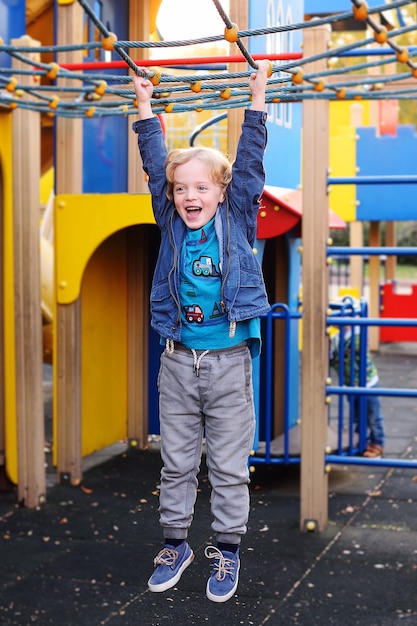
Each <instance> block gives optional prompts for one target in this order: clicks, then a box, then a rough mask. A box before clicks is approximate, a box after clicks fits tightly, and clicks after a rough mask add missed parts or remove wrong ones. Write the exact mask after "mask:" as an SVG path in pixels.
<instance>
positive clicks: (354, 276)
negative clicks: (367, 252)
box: [349, 102, 363, 297]
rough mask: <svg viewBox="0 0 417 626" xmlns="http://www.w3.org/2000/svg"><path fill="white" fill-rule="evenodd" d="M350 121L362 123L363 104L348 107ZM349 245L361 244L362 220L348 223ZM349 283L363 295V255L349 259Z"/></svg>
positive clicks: (352, 246)
mask: <svg viewBox="0 0 417 626" xmlns="http://www.w3.org/2000/svg"><path fill="white" fill-rule="evenodd" d="M350 122H351V124H352V126H353V127H354V128H358V127H359V126H362V125H363V105H362V104H359V103H358V102H355V103H354V104H352V106H351V107H350ZM349 235H350V247H351V248H360V247H362V246H363V222H360V221H357V222H351V223H350V224H349ZM349 267H350V285H351V287H353V288H355V289H357V290H358V294H359V297H362V295H363V256H362V255H359V254H356V255H353V256H351V257H350V259H349Z"/></svg>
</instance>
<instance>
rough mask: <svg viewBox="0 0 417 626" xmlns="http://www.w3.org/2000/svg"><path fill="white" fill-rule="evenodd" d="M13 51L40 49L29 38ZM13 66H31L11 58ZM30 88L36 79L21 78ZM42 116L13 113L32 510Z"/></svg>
mask: <svg viewBox="0 0 417 626" xmlns="http://www.w3.org/2000/svg"><path fill="white" fill-rule="evenodd" d="M12 45H14V46H39V45H40V43H39V42H38V41H34V40H32V39H31V38H30V37H28V36H24V37H21V38H20V39H15V40H13V41H12ZM13 66H14V67H15V68H18V69H27V65H26V64H24V63H22V62H21V61H16V60H15V59H13ZM20 80H21V81H22V83H23V82H25V83H26V84H31V83H32V82H33V80H34V79H33V78H32V77H29V76H23V75H21V76H20ZM40 132H41V120H40V115H39V113H36V112H34V111H28V110H25V109H21V108H19V107H18V108H17V109H16V110H15V111H14V112H13V250H14V252H13V265H14V276H15V288H14V306H15V359H16V360H15V365H16V415H17V458H18V461H17V468H18V486H17V491H18V500H19V502H21V503H23V504H25V505H26V506H28V507H35V506H38V505H39V504H40V503H42V502H44V500H45V489H46V481H45V453H44V445H45V437H44V433H45V426H44V410H43V390H42V325H41V286H40V285H41V283H40V245H39V237H40V234H39V220H40V206H39V184H40V174H41V163H40V156H41V149H40Z"/></svg>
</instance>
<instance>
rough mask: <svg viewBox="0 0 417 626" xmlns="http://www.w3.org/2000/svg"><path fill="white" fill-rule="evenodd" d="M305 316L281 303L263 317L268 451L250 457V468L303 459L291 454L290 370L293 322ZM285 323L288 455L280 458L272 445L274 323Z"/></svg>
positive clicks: (285, 400) (284, 404)
mask: <svg viewBox="0 0 417 626" xmlns="http://www.w3.org/2000/svg"><path fill="white" fill-rule="evenodd" d="M300 318H301V313H299V312H297V311H290V309H289V307H288V306H287V305H286V304H283V303H281V302H277V303H275V304H273V305H272V306H271V310H270V311H269V312H268V313H267V314H266V315H265V316H263V319H264V320H265V332H264V335H263V343H264V346H265V384H264V385H262V387H261V392H262V393H263V398H264V403H265V410H264V412H263V414H262V419H263V424H262V426H263V427H264V429H265V450H264V452H262V453H259V454H258V453H255V455H253V456H251V458H250V465H255V464H261V463H265V464H290V463H299V462H300V457H299V456H291V455H290V432H291V428H290V410H289V394H290V372H289V368H288V363H289V360H290V358H289V355H290V351H291V347H292V346H291V332H290V323H291V321H292V320H296V319H300ZM275 320H284V322H285V343H284V363H285V365H286V366H285V368H284V403H283V412H284V432H283V438H284V453H283V455H280V456H276V455H275V456H274V455H273V454H272V452H271V443H272V438H273V418H274V410H273V403H274V394H273V391H274V321H275Z"/></svg>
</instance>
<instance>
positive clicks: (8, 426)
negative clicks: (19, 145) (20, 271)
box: [0, 113, 18, 484]
mask: <svg viewBox="0 0 417 626" xmlns="http://www.w3.org/2000/svg"><path fill="white" fill-rule="evenodd" d="M0 137H1V141H0V169H1V172H2V179H3V200H2V205H3V220H4V221H3V229H4V241H3V242H0V249H2V250H3V263H4V294H3V298H4V305H5V306H4V362H5V363H6V364H7V367H5V368H4V370H5V372H4V387H5V391H4V393H5V424H4V428H5V464H6V472H7V476H8V477H9V479H10V480H11V481H12V482H13V483H15V484H17V482H18V470H17V467H18V464H17V417H16V383H15V370H16V364H15V346H14V336H15V326H14V276H13V203H12V187H13V183H12V116H11V114H10V113H0Z"/></svg>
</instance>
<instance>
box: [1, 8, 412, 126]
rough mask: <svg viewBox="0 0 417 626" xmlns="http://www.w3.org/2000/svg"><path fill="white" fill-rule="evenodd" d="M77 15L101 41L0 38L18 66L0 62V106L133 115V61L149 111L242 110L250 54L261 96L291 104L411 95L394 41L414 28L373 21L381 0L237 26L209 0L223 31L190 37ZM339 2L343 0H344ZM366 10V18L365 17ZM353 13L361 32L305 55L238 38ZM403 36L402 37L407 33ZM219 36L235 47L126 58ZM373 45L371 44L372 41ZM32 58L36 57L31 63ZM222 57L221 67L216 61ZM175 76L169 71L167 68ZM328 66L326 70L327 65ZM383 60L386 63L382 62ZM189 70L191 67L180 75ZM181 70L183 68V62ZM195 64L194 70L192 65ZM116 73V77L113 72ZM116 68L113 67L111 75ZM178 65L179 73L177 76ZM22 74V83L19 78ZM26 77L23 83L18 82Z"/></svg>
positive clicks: (405, 64)
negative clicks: (266, 66) (87, 57)
mask: <svg viewBox="0 0 417 626" xmlns="http://www.w3.org/2000/svg"><path fill="white" fill-rule="evenodd" d="M78 3H79V4H80V5H81V6H82V8H83V10H84V11H85V14H86V16H87V17H88V18H89V19H90V20H91V21H92V22H93V23H94V25H95V27H96V28H97V29H98V31H99V33H100V37H101V40H100V41H95V42H84V43H82V44H78V45H72V46H68V45H67V46H58V45H57V46H38V47H32V46H18V47H16V46H11V45H5V44H4V43H3V42H2V41H1V40H0V44H1V45H0V53H5V54H7V55H9V57H11V59H12V61H13V59H15V60H16V61H19V68H13V67H12V68H9V67H0V110H1V109H2V108H7V109H9V110H10V109H15V108H17V107H19V108H21V109H28V110H32V111H38V112H40V113H43V114H46V115H48V116H51V117H53V116H60V117H72V118H74V117H100V116H115V115H124V116H126V115H130V114H135V115H136V114H137V104H136V101H135V93H134V91H133V86H132V79H131V74H132V72H136V73H138V74H140V73H141V70H140V69H139V67H138V65H139V66H145V65H148V66H151V73H150V75H149V76H150V78H151V80H152V82H153V84H154V94H153V99H152V101H151V104H152V109H153V111H154V113H155V114H160V113H187V112H190V111H198V112H199V111H203V110H209V111H216V110H222V111H224V110H227V109H232V108H239V107H246V106H247V105H248V103H249V101H250V91H249V87H248V77H249V75H250V73H251V72H253V71H256V68H257V64H256V61H257V59H260V58H268V59H270V61H271V75H270V77H269V80H268V85H267V93H266V102H267V103H277V102H301V101H303V100H307V99H318V98H326V99H328V100H337V99H339V100H340V99H349V100H357V99H366V100H372V99H396V100H401V99H414V98H415V97H416V93H417V82H416V83H415V82H414V79H416V78H417V59H416V57H417V47H413V46H409V45H401V44H400V43H399V41H407V38H410V35H411V34H412V33H413V32H415V31H417V23H416V22H415V20H414V21H413V22H412V23H407V24H406V25H402V26H399V27H398V28H392V30H388V29H387V28H386V27H385V26H384V25H382V24H381V20H379V19H378V16H379V14H381V12H382V11H384V10H386V9H387V5H386V4H381V5H380V6H377V7H374V8H372V9H370V8H368V5H367V3H366V2H365V0H350V5H351V10H350V11H347V12H345V13H339V14H335V15H331V16H327V17H326V18H322V19H314V20H310V21H305V22H301V23H298V24H291V25H285V26H275V27H269V28H262V29H252V30H243V31H240V30H239V29H238V26H237V25H236V24H233V23H232V22H231V21H230V19H229V17H228V16H227V15H226V14H225V12H224V10H223V9H222V7H221V4H220V2H219V1H218V0H213V5H214V8H216V9H217V10H218V12H219V15H220V17H221V18H222V20H223V22H224V24H225V29H224V32H223V33H222V34H219V35H215V36H211V37H204V38H199V39H193V40H190V39H188V40H178V41H118V39H117V36H116V34H114V33H111V32H109V31H108V29H107V28H106V27H105V25H104V24H103V23H102V22H101V21H100V20H99V19H98V17H97V16H96V15H95V14H94V12H93V10H92V9H91V7H90V6H89V5H88V4H87V2H86V1H85V0H78ZM347 4H348V0H347ZM409 4H412V1H411V0H394V1H393V2H391V3H390V4H389V8H390V9H398V8H400V7H402V6H405V5H409ZM375 16H376V17H375ZM349 19H354V20H358V21H360V22H362V23H366V25H367V28H368V31H369V32H370V33H371V35H370V36H369V37H366V38H365V39H361V40H359V41H355V42H353V43H349V44H347V45H343V46H339V47H337V48H332V49H329V50H325V51H323V53H321V54H319V55H316V56H314V57H309V58H305V57H303V55H302V53H301V52H300V53H297V52H296V53H289V54H286V55H279V54H264V55H253V56H252V55H251V54H250V53H249V51H248V49H247V48H246V47H245V46H244V45H243V43H242V39H246V40H248V41H250V39H251V38H253V37H255V38H256V37H260V36H264V35H273V34H276V33H283V32H287V31H295V30H305V29H308V28H313V27H317V26H320V25H322V24H329V25H333V24H335V23H336V22H342V21H345V20H349ZM410 40H412V39H410ZM218 41H226V42H228V43H229V44H233V43H234V44H236V48H237V54H236V55H231V56H228V57H210V58H205V57H204V58H201V57H200V58H197V59H181V56H180V55H181V52H178V53H177V55H178V56H179V58H177V59H162V60H161V59H152V58H151V59H150V60H146V61H144V60H141V61H138V62H135V61H134V60H133V59H132V54H134V50H135V49H148V50H149V55H150V56H151V53H152V49H155V48H169V49H171V50H172V49H177V48H178V49H180V50H181V48H183V47H185V46H193V45H197V44H206V43H213V42H218ZM375 46H377V47H375ZM101 49H104V50H106V51H107V52H110V53H111V54H112V55H113V56H116V57H118V60H116V61H114V60H113V61H111V62H98V63H80V64H78V65H77V64H61V65H59V64H58V63H56V62H52V63H43V62H42V60H41V59H42V55H45V54H49V55H50V54H51V53H52V54H53V55H57V54H59V53H61V52H71V51H79V50H82V51H84V52H85V51H90V52H91V51H97V50H101ZM343 57H349V64H348V65H345V66H344V67H335V66H334V65H335V64H334V61H335V59H339V60H340V59H342V58H343ZM38 59H39V60H38ZM323 59H325V60H327V61H328V68H329V69H327V70H326V71H323V72H320V73H312V72H310V73H308V72H306V71H304V69H305V68H304V66H308V64H310V63H312V62H314V61H317V60H323ZM238 61H242V71H239V72H230V71H228V69H227V64H228V63H231V62H234V63H236V62H238ZM222 63H223V64H224V65H222ZM175 66H178V67H177V68H176V69H177V71H179V72H180V73H173V72H172V69H173V68H175ZM332 66H333V67H332ZM389 66H391V68H389ZM190 67H191V69H192V71H191V73H190ZM184 68H186V69H187V71H185V69H184ZM193 68H195V71H194V69H193ZM121 69H122V70H123V69H124V70H125V71H126V74H121V73H120V70H121ZM112 70H118V71H119V73H116V72H114V73H112ZM182 70H183V72H184V73H182ZM28 76H29V77H31V80H30V81H29V80H28ZM28 83H29V84H28Z"/></svg>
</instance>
